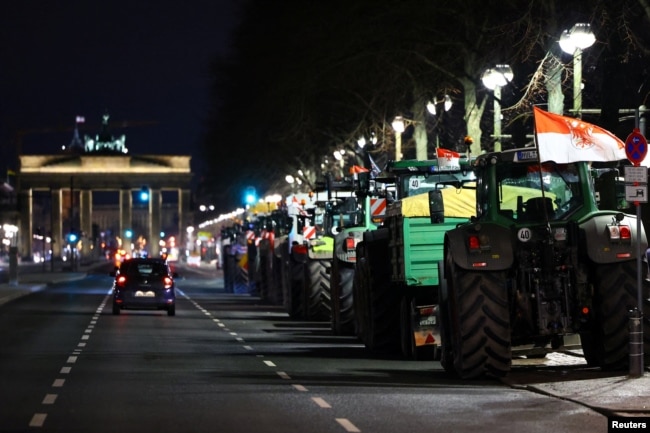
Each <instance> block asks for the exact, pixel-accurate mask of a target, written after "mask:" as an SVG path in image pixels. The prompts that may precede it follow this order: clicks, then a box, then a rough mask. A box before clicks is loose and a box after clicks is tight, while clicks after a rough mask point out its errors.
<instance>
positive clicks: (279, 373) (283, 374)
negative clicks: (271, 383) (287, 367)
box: [278, 371, 291, 380]
mask: <svg viewBox="0 0 650 433" xmlns="http://www.w3.org/2000/svg"><path fill="white" fill-rule="evenodd" d="M278 376H280V377H281V378H282V379H287V380H288V379H291V377H290V376H289V375H288V374H287V373H285V372H284V371H278Z"/></svg>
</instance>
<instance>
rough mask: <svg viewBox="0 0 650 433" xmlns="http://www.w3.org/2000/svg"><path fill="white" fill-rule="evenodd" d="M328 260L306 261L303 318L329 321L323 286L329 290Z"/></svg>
mask: <svg viewBox="0 0 650 433" xmlns="http://www.w3.org/2000/svg"><path fill="white" fill-rule="evenodd" d="M330 264H331V262H330V261H329V260H307V263H306V264H305V266H304V269H305V295H304V301H305V307H304V308H305V318H306V319H307V320H329V308H328V307H327V306H326V305H325V298H324V297H323V294H322V292H323V286H324V285H326V286H327V287H328V288H329V273H328V270H329V267H330Z"/></svg>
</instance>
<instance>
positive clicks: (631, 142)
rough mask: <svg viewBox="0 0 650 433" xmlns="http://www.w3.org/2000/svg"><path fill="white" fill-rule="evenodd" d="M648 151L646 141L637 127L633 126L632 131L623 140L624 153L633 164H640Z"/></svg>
mask: <svg viewBox="0 0 650 433" xmlns="http://www.w3.org/2000/svg"><path fill="white" fill-rule="evenodd" d="M647 153H648V142H647V141H646V139H645V137H644V136H643V134H641V131H640V130H639V128H634V130H633V131H632V133H631V134H630V135H628V136H627V139H626V140H625V155H626V156H627V159H629V160H630V162H631V163H632V164H634V165H639V164H641V161H643V160H644V159H645V156H646V154H647Z"/></svg>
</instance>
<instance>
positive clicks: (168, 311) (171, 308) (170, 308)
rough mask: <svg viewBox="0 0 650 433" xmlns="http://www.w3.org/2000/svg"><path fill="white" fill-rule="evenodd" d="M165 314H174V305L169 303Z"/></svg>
mask: <svg viewBox="0 0 650 433" xmlns="http://www.w3.org/2000/svg"><path fill="white" fill-rule="evenodd" d="M167 315H168V316H175V315H176V305H170V306H169V307H167Z"/></svg>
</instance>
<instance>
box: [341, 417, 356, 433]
mask: <svg viewBox="0 0 650 433" xmlns="http://www.w3.org/2000/svg"><path fill="white" fill-rule="evenodd" d="M336 422H337V423H339V424H341V426H342V427H343V428H344V429H345V430H346V431H349V432H353V433H358V432H360V431H361V430H359V429H358V428H357V426H355V425H354V424H352V423H351V422H350V420H349V419H347V418H336Z"/></svg>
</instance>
